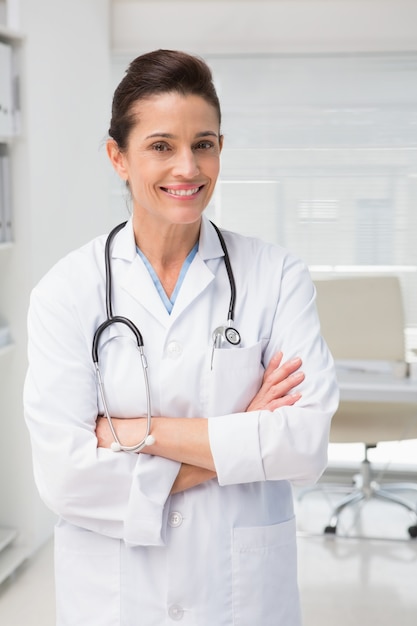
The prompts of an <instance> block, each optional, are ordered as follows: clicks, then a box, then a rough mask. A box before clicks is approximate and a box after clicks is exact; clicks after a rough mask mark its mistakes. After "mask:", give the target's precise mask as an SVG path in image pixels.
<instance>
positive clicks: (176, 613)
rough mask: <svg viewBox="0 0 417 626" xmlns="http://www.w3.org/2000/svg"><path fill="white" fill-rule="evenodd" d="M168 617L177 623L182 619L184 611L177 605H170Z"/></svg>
mask: <svg viewBox="0 0 417 626" xmlns="http://www.w3.org/2000/svg"><path fill="white" fill-rule="evenodd" d="M168 615H169V616H170V618H171V619H173V620H174V621H175V622H178V621H179V620H180V619H182V618H183V615H184V609H183V608H182V607H181V606H179V604H172V605H171V606H170V607H169V609H168Z"/></svg>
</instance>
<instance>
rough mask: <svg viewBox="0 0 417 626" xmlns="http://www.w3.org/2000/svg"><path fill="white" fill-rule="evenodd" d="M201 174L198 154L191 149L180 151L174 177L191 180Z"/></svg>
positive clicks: (176, 160) (176, 159) (176, 158)
mask: <svg viewBox="0 0 417 626" xmlns="http://www.w3.org/2000/svg"><path fill="white" fill-rule="evenodd" d="M199 172H200V168H199V166H198V159H197V155H196V153H195V152H194V151H193V150H192V149H191V148H183V149H182V150H178V152H177V154H176V155H175V163H174V167H173V174H174V176H178V177H182V178H187V179H190V178H194V176H197V175H198V174H199Z"/></svg>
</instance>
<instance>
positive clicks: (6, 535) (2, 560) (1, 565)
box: [0, 527, 29, 584]
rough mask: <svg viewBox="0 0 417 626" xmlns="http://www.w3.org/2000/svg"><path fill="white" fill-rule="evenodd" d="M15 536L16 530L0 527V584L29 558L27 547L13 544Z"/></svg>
mask: <svg viewBox="0 0 417 626" xmlns="http://www.w3.org/2000/svg"><path fill="white" fill-rule="evenodd" d="M16 536H17V531H16V530H14V529H12V528H1V527H0V584H1V583H2V582H4V581H5V580H6V578H8V577H9V576H11V575H12V574H13V573H14V572H15V571H16V569H17V568H18V567H19V565H21V564H22V563H23V561H25V560H26V559H27V558H28V556H29V554H28V548H27V546H18V545H14V544H13V540H14V539H15V538H16ZM1 546H3V547H1Z"/></svg>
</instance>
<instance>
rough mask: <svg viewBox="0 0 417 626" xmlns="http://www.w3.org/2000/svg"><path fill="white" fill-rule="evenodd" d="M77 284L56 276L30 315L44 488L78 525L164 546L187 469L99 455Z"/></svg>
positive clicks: (31, 394)
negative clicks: (169, 512) (168, 509)
mask: <svg viewBox="0 0 417 626" xmlns="http://www.w3.org/2000/svg"><path fill="white" fill-rule="evenodd" d="M81 281H82V277H80V278H79V281H78V280H77V284H79V289H80V291H82V289H83V288H82V283H81ZM70 284H71V281H68V282H67V283H66V281H65V277H64V276H62V274H60V273H59V272H57V271H55V272H54V273H52V275H51V276H49V277H48V278H46V279H43V281H41V283H40V284H39V285H38V286H37V287H36V288H35V289H34V290H33V292H32V296H31V303H30V307H29V315H28V331H29V369H28V373H27V377H26V381H25V389H24V410H25V419H26V423H27V426H28V429H29V433H30V438H31V444H32V453H33V464H34V475H35V480H36V484H37V487H38V489H39V492H40V495H41V497H42V499H43V500H44V502H45V503H46V505H47V506H48V507H49V508H50V509H51V510H52V511H54V512H55V513H56V514H57V515H59V516H60V517H62V518H64V519H65V520H67V521H69V522H70V523H73V524H75V525H78V526H81V527H83V528H86V529H89V530H92V531H95V532H98V533H101V534H104V535H107V536H111V537H116V538H121V539H124V540H125V541H126V542H127V543H131V544H134V545H163V543H164V531H163V529H164V527H165V524H164V516H165V504H166V501H167V498H168V497H169V493H170V489H171V486H172V484H173V482H174V480H175V477H176V475H177V473H178V470H179V464H178V463H176V462H174V461H170V460H167V459H162V458H158V457H153V456H150V455H141V454H135V453H120V454H115V453H113V452H112V451H110V450H107V449H98V448H97V439H96V436H95V422H96V418H97V411H98V409H97V391H96V381H95V370H94V366H93V363H92V357H91V351H90V345H91V337H90V336H87V335H88V332H87V331H86V326H85V322H84V320H83V319H81V316H80V315H79V314H78V309H77V305H76V304H74V303H75V302H77V301H78V298H77V297H75V294H74V293H71V287H70V286H69V285H70ZM85 310H86V317H88V314H87V311H88V310H97V295H96V294H91V302H88V301H87V302H86V303H85Z"/></svg>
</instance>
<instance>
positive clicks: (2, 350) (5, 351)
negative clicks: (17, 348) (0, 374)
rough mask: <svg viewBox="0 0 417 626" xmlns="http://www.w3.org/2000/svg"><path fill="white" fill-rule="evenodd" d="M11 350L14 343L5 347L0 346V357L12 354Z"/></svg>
mask: <svg viewBox="0 0 417 626" xmlns="http://www.w3.org/2000/svg"><path fill="white" fill-rule="evenodd" d="M13 348H14V343H8V344H7V345H6V346H1V347H0V357H2V356H4V355H5V354H8V353H9V352H12V350H13Z"/></svg>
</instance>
